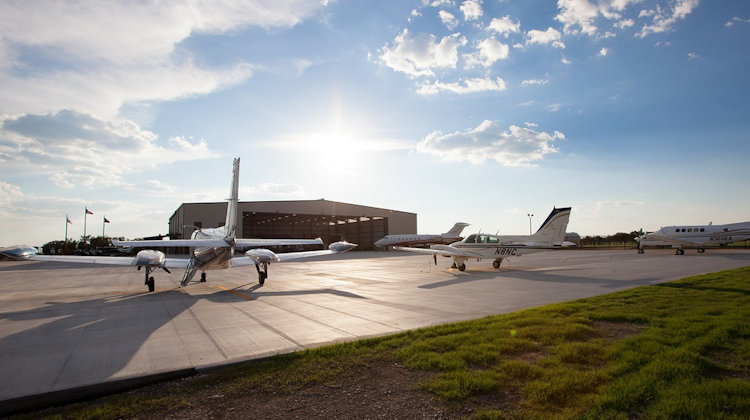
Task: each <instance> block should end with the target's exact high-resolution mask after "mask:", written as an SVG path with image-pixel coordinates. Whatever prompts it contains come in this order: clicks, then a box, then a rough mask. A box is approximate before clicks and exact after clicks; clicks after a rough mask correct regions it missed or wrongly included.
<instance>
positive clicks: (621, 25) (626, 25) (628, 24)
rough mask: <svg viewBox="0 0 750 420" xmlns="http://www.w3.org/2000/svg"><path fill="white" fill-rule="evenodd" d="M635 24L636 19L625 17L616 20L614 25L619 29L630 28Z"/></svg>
mask: <svg viewBox="0 0 750 420" xmlns="http://www.w3.org/2000/svg"><path fill="white" fill-rule="evenodd" d="M634 25H635V21H634V20H633V19H623V20H621V21H619V22H616V23H615V25H614V26H615V27H616V28H619V29H625V28H630V27H631V26H634Z"/></svg>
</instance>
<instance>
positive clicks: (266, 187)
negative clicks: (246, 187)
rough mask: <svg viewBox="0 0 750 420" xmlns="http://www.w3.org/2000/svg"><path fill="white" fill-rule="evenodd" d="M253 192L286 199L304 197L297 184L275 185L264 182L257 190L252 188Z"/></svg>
mask: <svg viewBox="0 0 750 420" xmlns="http://www.w3.org/2000/svg"><path fill="white" fill-rule="evenodd" d="M253 192H254V193H262V194H267V195H274V196H287V197H288V196H293V197H301V196H303V195H304V189H303V188H302V186H300V185H298V184H277V183H273V182H264V183H262V184H260V185H259V186H258V187H257V188H254V189H253Z"/></svg>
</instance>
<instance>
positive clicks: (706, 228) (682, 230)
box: [635, 222, 750, 255]
mask: <svg viewBox="0 0 750 420" xmlns="http://www.w3.org/2000/svg"><path fill="white" fill-rule="evenodd" d="M748 239H750V222H742V223H730V224H726V225H715V224H713V223H709V224H707V225H685V226H666V227H663V228H661V229H659V230H658V231H656V232H648V233H644V234H643V235H640V236H638V237H637V238H635V240H636V241H638V253H639V254H643V253H645V252H646V251H644V249H643V247H645V246H671V247H672V248H677V250H676V251H675V255H683V254H684V253H685V250H684V249H683V247H684V246H695V247H697V248H698V253H699V254H702V253H704V252H706V248H704V245H705V244H718V245H719V246H726V245H727V244H730V243H732V242H738V241H746V240H748Z"/></svg>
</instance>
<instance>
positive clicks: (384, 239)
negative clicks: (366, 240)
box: [375, 236, 388, 246]
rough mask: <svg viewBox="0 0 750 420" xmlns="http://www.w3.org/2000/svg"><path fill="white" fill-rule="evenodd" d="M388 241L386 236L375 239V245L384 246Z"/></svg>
mask: <svg viewBox="0 0 750 420" xmlns="http://www.w3.org/2000/svg"><path fill="white" fill-rule="evenodd" d="M387 243H388V237H387V236H386V237H384V238H380V239H378V240H377V241H375V246H386V244H387Z"/></svg>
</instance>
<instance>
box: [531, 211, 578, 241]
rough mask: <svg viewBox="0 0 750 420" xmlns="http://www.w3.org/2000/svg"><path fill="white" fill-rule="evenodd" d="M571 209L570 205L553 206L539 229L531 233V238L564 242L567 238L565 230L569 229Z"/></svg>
mask: <svg viewBox="0 0 750 420" xmlns="http://www.w3.org/2000/svg"><path fill="white" fill-rule="evenodd" d="M570 210H571V208H570V207H562V208H559V209H558V208H553V209H552V212H551V213H550V214H549V216H547V220H545V221H544V223H542V226H541V227H540V228H539V230H537V231H536V233H534V234H533V235H531V239H532V240H533V241H534V242H537V241H538V242H547V243H550V244H562V243H563V241H564V240H565V231H566V230H567V229H568V220H569V219H570Z"/></svg>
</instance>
